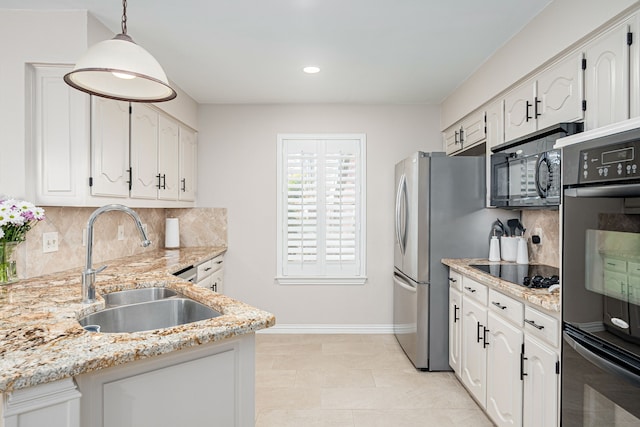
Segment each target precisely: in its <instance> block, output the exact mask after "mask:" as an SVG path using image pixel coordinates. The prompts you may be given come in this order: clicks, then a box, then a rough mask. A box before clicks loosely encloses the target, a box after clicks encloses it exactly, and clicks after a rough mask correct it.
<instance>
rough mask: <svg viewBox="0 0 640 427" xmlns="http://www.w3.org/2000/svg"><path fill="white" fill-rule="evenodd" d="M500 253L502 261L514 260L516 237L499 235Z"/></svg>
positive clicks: (516, 253) (516, 247)
mask: <svg viewBox="0 0 640 427" xmlns="http://www.w3.org/2000/svg"><path fill="white" fill-rule="evenodd" d="M500 255H501V256H502V260H503V261H515V260H516V257H517V256H518V238H517V237H506V236H502V237H500Z"/></svg>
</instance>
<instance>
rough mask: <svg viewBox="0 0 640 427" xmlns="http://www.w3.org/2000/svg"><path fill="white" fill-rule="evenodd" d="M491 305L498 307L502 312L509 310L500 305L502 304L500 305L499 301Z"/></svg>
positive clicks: (492, 302)
mask: <svg viewBox="0 0 640 427" xmlns="http://www.w3.org/2000/svg"><path fill="white" fill-rule="evenodd" d="M491 304H493V305H495V306H496V307H498V308H499V309H500V310H504V309H506V308H507V306H506V305H502V304H500V303H499V302H497V301H491Z"/></svg>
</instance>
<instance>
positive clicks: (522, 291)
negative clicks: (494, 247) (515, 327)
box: [442, 258, 560, 314]
mask: <svg viewBox="0 0 640 427" xmlns="http://www.w3.org/2000/svg"><path fill="white" fill-rule="evenodd" d="M442 263H443V264H444V265H447V266H449V267H451V268H452V269H454V270H456V271H458V272H460V273H462V274H464V275H465V276H469V277H471V278H472V279H474V280H477V281H479V282H481V283H483V284H485V285H488V286H489V287H490V288H493V289H496V290H498V291H500V292H502V293H504V294H507V295H510V296H514V297H516V298H519V299H521V300H523V301H525V302H528V303H529V304H531V305H533V306H537V307H540V308H543V309H545V310H547V311H549V312H551V313H555V314H559V313H560V293H559V292H553V293H549V291H548V289H529V288H527V287H526V286H520V285H517V284H515V283H511V282H508V281H506V280H502V279H499V278H497V277H494V276H492V275H490V274H488V273H485V272H483V271H480V270H478V269H476V268H473V267H471V264H480V265H490V264H500V262H489V261H488V260H486V259H468V258H467V259H447V258H445V259H443V260H442ZM502 264H513V263H506V262H502Z"/></svg>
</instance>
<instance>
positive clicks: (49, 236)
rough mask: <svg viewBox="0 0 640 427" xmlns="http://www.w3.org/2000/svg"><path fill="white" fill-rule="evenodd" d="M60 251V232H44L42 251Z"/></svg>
mask: <svg viewBox="0 0 640 427" xmlns="http://www.w3.org/2000/svg"><path fill="white" fill-rule="evenodd" d="M57 251H58V233H57V232H55V231H52V232H50V233H42V252H43V253H45V254H46V253H49V252H57Z"/></svg>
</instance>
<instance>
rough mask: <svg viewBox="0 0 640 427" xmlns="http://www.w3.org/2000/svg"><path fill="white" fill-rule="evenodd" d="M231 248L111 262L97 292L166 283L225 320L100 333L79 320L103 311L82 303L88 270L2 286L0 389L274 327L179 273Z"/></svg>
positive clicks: (265, 316)
mask: <svg viewBox="0 0 640 427" xmlns="http://www.w3.org/2000/svg"><path fill="white" fill-rule="evenodd" d="M225 251H226V248H224V247H200V248H182V249H173V250H168V249H161V250H157V251H153V252H149V253H146V252H145V253H142V254H141V255H136V256H132V257H127V258H121V259H116V260H112V261H109V262H107V264H108V265H109V268H107V269H106V270H105V271H103V272H102V273H99V274H98V275H97V280H96V287H97V293H98V294H99V295H100V294H104V293H109V292H114V291H118V290H123V289H132V288H136V287H149V286H166V287H168V288H171V289H174V290H176V291H178V292H180V293H182V294H183V295H185V296H187V297H189V298H192V299H194V300H197V301H199V302H201V303H203V304H205V305H208V306H210V307H212V308H214V309H215V310H217V311H219V312H220V313H222V316H219V317H216V318H213V319H208V320H203V321H199V322H194V323H190V324H186V325H180V326H176V327H172V328H166V329H157V330H153V331H145V332H135V333H120V334H101V333H92V332H87V331H85V330H84V329H83V328H82V327H81V326H80V325H79V323H78V321H77V320H78V319H79V318H80V317H82V316H84V315H86V314H89V313H91V312H94V311H97V310H100V309H101V308H103V307H104V300H103V299H102V298H101V297H98V301H97V302H96V303H94V304H91V305H84V304H82V302H81V295H80V294H81V292H80V274H81V271H82V269H81V268H79V269H74V270H69V271H65V272H61V273H56V274H51V275H47V276H41V277H37V278H32V279H27V280H22V281H19V282H17V283H15V284H11V285H6V286H0V343H1V344H0V392H7V391H12V390H17V389H21V388H25V387H30V386H34V385H38V384H44V383H47V382H51V381H56V380H60V379H63V378H67V377H72V376H76V375H79V374H82V373H85V372H91V371H96V370H99V369H105V368H110V367H113V366H117V365H120V364H123V363H127V362H131V361H134V360H139V359H144V358H147V357H153V356H158V355H161V354H165V353H170V352H172V351H177V350H181V349H185V348H189V347H195V346H198V345H201V344H206V343H212V342H216V341H220V340H223V339H226V338H231V337H234V336H239V335H243V334H247V333H252V332H255V331H257V330H260V329H264V328H268V327H270V326H273V325H274V324H275V317H274V315H273V314H271V313H267V312H265V311H262V310H259V309H257V308H254V307H251V306H249V305H247V304H244V303H242V302H239V301H236V300H234V299H232V298H229V297H227V296H225V295H222V294H218V293H215V292H213V291H211V290H209V289H206V288H202V287H199V286H196V285H194V284H192V283H190V282H187V281H185V280H182V279H180V278H177V277H175V276H173V275H172V273H174V272H176V271H179V270H181V269H183V268H186V267H189V266H190V265H193V264H197V263H199V262H201V261H206V260H207V259H210V258H212V257H215V256H217V255H219V254H221V253H224V252H225Z"/></svg>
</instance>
